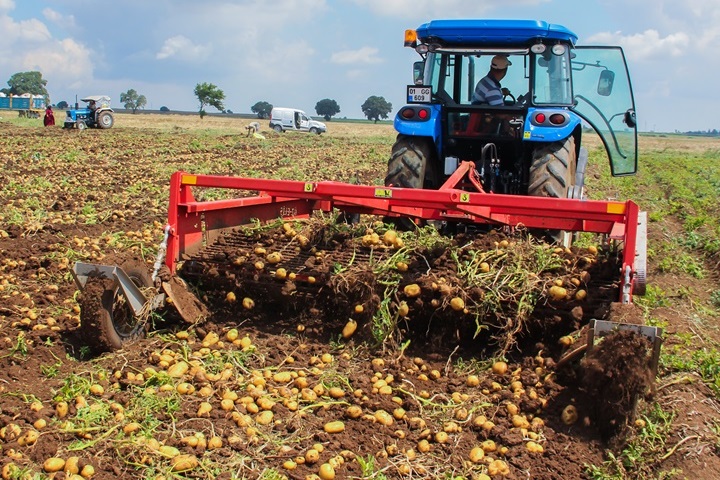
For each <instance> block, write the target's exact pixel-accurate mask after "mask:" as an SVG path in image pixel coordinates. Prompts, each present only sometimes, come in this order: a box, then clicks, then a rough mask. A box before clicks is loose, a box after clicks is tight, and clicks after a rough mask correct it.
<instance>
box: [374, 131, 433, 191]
mask: <svg viewBox="0 0 720 480" xmlns="http://www.w3.org/2000/svg"><path fill="white" fill-rule="evenodd" d="M432 152H433V149H432V145H431V143H430V142H429V141H427V140H426V139H424V138H417V137H408V136H405V135H398V137H397V140H396V141H395V144H394V145H393V147H392V153H391V155H390V160H389V161H388V171H387V176H386V177H385V185H387V186H392V187H405V188H423V187H424V186H425V182H426V181H431V182H432V180H433V179H432V178H428V177H429V176H428V175H427V173H429V172H431V171H432V166H431V165H430V164H429V162H430V159H431V158H432Z"/></svg>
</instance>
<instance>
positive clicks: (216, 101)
mask: <svg viewBox="0 0 720 480" xmlns="http://www.w3.org/2000/svg"><path fill="white" fill-rule="evenodd" d="M7 83H8V87H6V88H1V89H0V92H2V93H4V94H6V95H24V94H30V95H38V96H42V97H43V98H44V99H45V103H46V104H47V105H50V95H49V94H48V91H47V80H45V79H44V78H42V73H41V72H37V71H31V72H18V73H15V74H13V75H12V76H11V77H10V79H9V80H8V82H7ZM194 94H195V97H197V99H198V102H199V103H200V106H199V109H198V113H199V114H200V118H203V117H204V116H205V115H207V112H206V111H205V108H206V107H213V108H216V109H217V110H219V111H221V112H223V113H232V111H229V110H226V109H225V105H224V102H225V92H223V91H222V90H221V89H220V88H218V87H217V86H216V85H213V84H212V83H207V82H203V83H198V84H197V85H195V90H194ZM120 103H121V104H122V105H123V106H124V107H125V108H126V109H127V110H132V112H133V113H135V112H137V110H138V109H144V108H145V106H146V105H147V98H146V97H145V95H142V94H140V93H138V92H137V91H136V90H135V89H133V88H131V89H129V90H128V91H127V92H124V93H121V94H120ZM56 105H57V107H58V108H63V109H64V108H67V107H68V106H69V105H68V102H66V101H65V100H62V101H60V102H57V104H56ZM361 108H362V111H363V113H364V114H365V116H366V117H367V118H368V120H374V121H375V122H377V121H378V120H380V119H385V118H388V115H389V114H390V112H391V111H392V103H390V102H388V101H386V100H385V98H383V97H379V96H375V95H372V96H370V97H368V98H367V100H365V103H363V104H362V106H361ZM272 109H273V105H272V104H270V103H269V102H266V101H259V102H257V103H255V104H254V105H253V106H252V107H250V110H251V111H252V112H253V113H254V114H256V115H257V116H258V118H268V117H269V116H270V112H271V111H272ZM160 110H161V111H169V109H168V108H167V107H164V106H163V107H161V108H160ZM315 112H316V113H317V114H318V115H319V116H321V117H323V118H324V119H325V120H326V121H329V120H330V119H331V118H332V117H334V116H335V115H337V114H338V113H340V105H338V103H337V102H336V101H335V100H333V99H330V98H323V99H322V100H319V101H318V102H317V103H316V104H315Z"/></svg>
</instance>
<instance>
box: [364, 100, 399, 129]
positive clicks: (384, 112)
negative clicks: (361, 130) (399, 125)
mask: <svg viewBox="0 0 720 480" xmlns="http://www.w3.org/2000/svg"><path fill="white" fill-rule="evenodd" d="M361 108H362V111H363V113H364V114H365V116H366V117H367V119H368V120H373V121H375V123H377V122H378V120H380V119H381V118H388V115H389V114H390V112H391V111H392V103H390V102H388V101H386V100H385V98H384V97H377V96H375V95H372V96H370V97H368V99H367V100H365V103H363V104H362V107H361Z"/></svg>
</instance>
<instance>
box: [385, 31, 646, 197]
mask: <svg viewBox="0 0 720 480" xmlns="http://www.w3.org/2000/svg"><path fill="white" fill-rule="evenodd" d="M576 41H577V36H576V35H575V34H574V33H573V32H571V31H570V30H568V29H566V28H565V27H562V26H560V25H553V24H548V23H546V22H542V21H533V20H433V21H431V22H429V23H425V24H423V25H421V26H420V27H419V28H417V30H408V31H406V33H405V46H408V47H412V48H414V49H415V50H416V51H417V52H418V53H419V54H420V56H421V57H422V61H419V62H416V63H415V65H414V81H415V83H414V84H413V85H408V87H407V102H408V105H406V106H404V107H403V108H401V109H400V111H399V112H398V114H397V115H396V117H395V122H394V124H395V129H396V130H397V132H398V136H397V140H396V142H395V145H394V146H393V149H392V155H391V158H390V160H389V162H388V172H387V176H386V178H385V184H386V185H388V186H401V187H409V188H430V189H435V188H438V187H439V186H441V185H442V184H443V183H444V181H445V180H446V179H447V178H448V177H449V175H451V174H452V173H453V172H454V171H455V170H456V169H457V167H458V165H459V164H460V162H461V161H465V160H469V161H472V162H474V163H475V165H476V170H477V172H478V174H479V177H480V178H479V179H478V180H479V181H480V183H481V185H482V187H483V190H484V191H486V192H493V193H503V194H517V195H534V196H545V197H557V198H583V185H584V175H585V167H586V165H587V156H588V155H587V149H585V148H581V138H582V136H583V132H590V129H589V127H592V130H594V131H595V132H596V133H597V135H598V136H599V140H600V142H601V143H602V144H603V145H604V147H605V150H606V151H607V153H608V157H609V160H610V168H611V173H612V175H613V176H622V175H632V174H634V173H635V172H636V170H637V127H636V119H635V105H634V100H633V94H632V87H631V84H630V77H629V75H628V70H627V65H626V62H625V57H624V54H623V51H622V49H621V48H620V47H578V46H576V45H575V43H576ZM498 58H500V59H501V63H503V64H505V63H507V64H509V65H508V66H507V70H506V76H505V77H504V78H503V79H502V82H501V83H502V87H503V88H502V94H503V95H502V96H501V98H502V101H501V102H500V105H497V106H493V105H488V104H474V103H473V100H474V99H475V100H477V96H475V97H474V92H475V89H476V85H477V83H478V81H480V80H481V79H482V78H483V77H485V75H486V74H488V73H489V72H490V71H491V70H492V68H494V67H491V61H492V60H494V59H498ZM502 59H505V60H504V61H503V60H502ZM500 66H501V67H502V66H503V65H500ZM511 92H516V93H522V95H518V96H517V97H516V96H514V95H513V94H512V93H511ZM593 136H594V135H593ZM600 142H598V146H599V144H600Z"/></svg>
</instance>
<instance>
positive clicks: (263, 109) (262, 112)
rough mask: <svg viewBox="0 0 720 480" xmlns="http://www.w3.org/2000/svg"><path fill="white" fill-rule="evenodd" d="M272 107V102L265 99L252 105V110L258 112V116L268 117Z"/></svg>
mask: <svg viewBox="0 0 720 480" xmlns="http://www.w3.org/2000/svg"><path fill="white" fill-rule="evenodd" d="M272 109H273V106H272V104H270V103H268V102H265V101H260V102H257V103H256V104H255V105H253V106H252V107H250V111H252V112H253V113H256V114H257V116H258V118H268V117H269V116H270V112H272Z"/></svg>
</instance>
